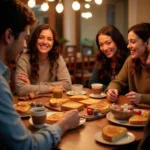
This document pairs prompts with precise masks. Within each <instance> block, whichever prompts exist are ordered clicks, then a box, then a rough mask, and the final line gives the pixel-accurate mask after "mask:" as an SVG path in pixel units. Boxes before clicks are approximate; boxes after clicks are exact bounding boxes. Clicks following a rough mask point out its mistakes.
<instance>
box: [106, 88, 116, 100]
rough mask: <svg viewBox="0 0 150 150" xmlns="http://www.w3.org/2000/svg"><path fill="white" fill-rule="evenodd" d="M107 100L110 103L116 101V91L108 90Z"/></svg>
mask: <svg viewBox="0 0 150 150" xmlns="http://www.w3.org/2000/svg"><path fill="white" fill-rule="evenodd" d="M106 94H107V98H108V100H110V101H111V102H115V101H117V100H118V90H117V89H109V90H108V91H107V92H106Z"/></svg>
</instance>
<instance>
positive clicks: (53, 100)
mask: <svg viewBox="0 0 150 150" xmlns="http://www.w3.org/2000/svg"><path fill="white" fill-rule="evenodd" d="M67 101H68V99H67V98H51V99H50V100H49V104H50V106H52V107H59V106H61V105H62V104H64V103H66V102H67Z"/></svg>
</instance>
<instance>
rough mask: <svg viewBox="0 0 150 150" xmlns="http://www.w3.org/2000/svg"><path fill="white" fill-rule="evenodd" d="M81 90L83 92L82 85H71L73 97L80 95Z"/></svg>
mask: <svg viewBox="0 0 150 150" xmlns="http://www.w3.org/2000/svg"><path fill="white" fill-rule="evenodd" d="M82 90H83V85H82V84H73V85H72V91H73V93H74V94H75V95H76V94H80V93H81V91H82Z"/></svg>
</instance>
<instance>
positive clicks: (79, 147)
mask: <svg viewBox="0 0 150 150" xmlns="http://www.w3.org/2000/svg"><path fill="white" fill-rule="evenodd" d="M84 91H86V92H87V95H89V94H90V93H91V92H92V91H91V89H84ZM48 95H49V96H50V95H51V94H48ZM63 96H64V97H68V96H67V95H66V93H64V95H63ZM101 100H106V98H103V99H101ZM17 101H18V97H16V96H14V103H16V102H17ZM36 101H37V102H40V103H46V102H48V101H49V98H48V97H43V98H42V97H41V98H37V99H36ZM118 103H119V104H124V103H128V101H127V99H126V98H125V96H120V97H119V100H118ZM49 111H51V110H49ZM80 113H81V114H84V113H85V110H83V111H81V112H80ZM22 121H23V123H24V124H25V126H26V127H27V128H28V129H29V130H30V131H31V132H35V131H37V129H35V128H34V127H33V126H32V125H30V123H29V118H23V119H22ZM108 124H112V125H115V124H114V123H112V122H110V121H108V120H107V118H106V117H104V118H101V119H98V120H94V121H88V122H85V124H83V125H81V126H79V127H78V128H76V129H73V130H69V131H67V132H66V133H65V134H64V135H63V136H62V139H61V142H60V143H59V144H58V149H61V150H69V149H71V150H83V149H86V150H100V149H101V150H112V149H115V150H119V149H121V150H123V149H127V148H131V147H132V146H133V147H134V146H135V145H137V143H138V141H139V140H141V139H142V137H143V129H144V128H143V127H127V129H128V131H129V132H131V133H133V134H134V135H135V142H133V143H130V144H126V145H121V146H119V145H117V146H112V145H106V144H101V143H99V142H97V141H96V140H95V139H94V136H95V134H96V133H98V132H100V131H101V130H102V128H103V127H104V126H106V125H108ZM134 148H135V147H134Z"/></svg>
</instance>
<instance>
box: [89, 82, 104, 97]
mask: <svg viewBox="0 0 150 150" xmlns="http://www.w3.org/2000/svg"><path fill="white" fill-rule="evenodd" d="M91 87H92V92H93V94H94V95H100V94H101V93H102V90H103V84H100V83H93V84H92V85H91Z"/></svg>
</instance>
